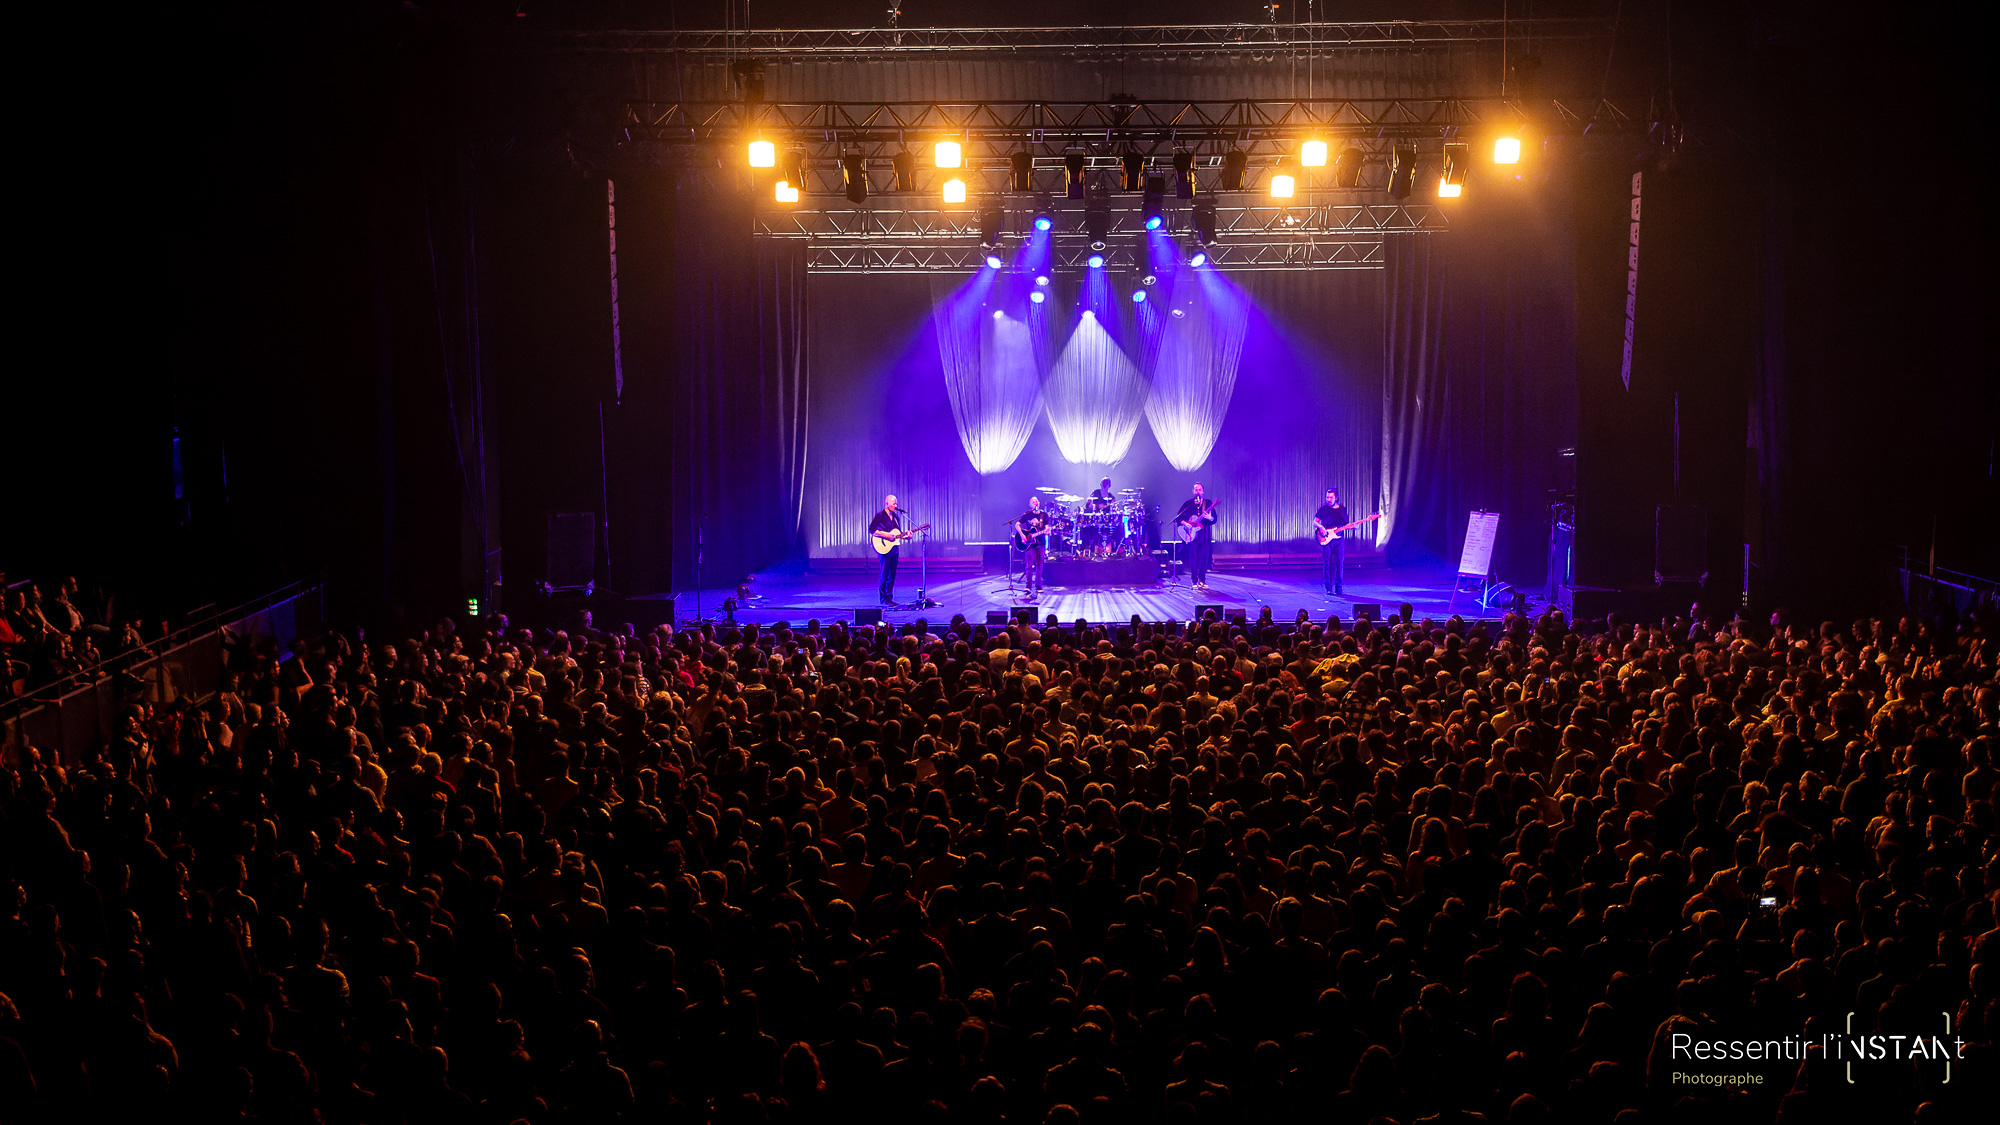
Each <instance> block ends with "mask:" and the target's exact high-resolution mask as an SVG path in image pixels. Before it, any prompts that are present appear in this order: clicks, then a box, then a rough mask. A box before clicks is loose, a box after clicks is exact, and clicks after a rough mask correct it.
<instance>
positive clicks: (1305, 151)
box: [1299, 141, 1326, 168]
mask: <svg viewBox="0 0 2000 1125" xmlns="http://www.w3.org/2000/svg"><path fill="white" fill-rule="evenodd" d="M1299 167H1301V168H1324V167H1326V142H1325V141H1307V142H1306V143H1304V144H1302V145H1300V146H1299Z"/></svg>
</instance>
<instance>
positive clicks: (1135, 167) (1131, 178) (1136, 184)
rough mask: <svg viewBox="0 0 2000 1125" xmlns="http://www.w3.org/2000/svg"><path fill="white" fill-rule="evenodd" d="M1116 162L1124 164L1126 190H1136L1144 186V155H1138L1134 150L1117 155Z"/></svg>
mask: <svg viewBox="0 0 2000 1125" xmlns="http://www.w3.org/2000/svg"><path fill="white" fill-rule="evenodd" d="M1118 162H1119V163H1120V164H1122V165H1124V166H1125V190H1126V191H1138V190H1139V189H1140V188H1141V187H1142V186H1144V183H1145V178H1146V158H1145V157H1143V156H1141V155H1139V154H1138V153H1136V152H1128V153H1126V154H1125V155H1123V156H1121V157H1119V158H1118Z"/></svg>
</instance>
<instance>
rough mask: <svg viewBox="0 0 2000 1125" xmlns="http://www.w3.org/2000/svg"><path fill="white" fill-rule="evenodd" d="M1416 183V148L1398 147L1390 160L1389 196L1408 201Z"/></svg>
mask: <svg viewBox="0 0 2000 1125" xmlns="http://www.w3.org/2000/svg"><path fill="white" fill-rule="evenodd" d="M1416 183H1417V150H1416V149H1415V148H1414V147H1398V148H1397V149H1396V151H1395V152H1394V153H1393V154H1392V155H1391V156H1390V158H1389V194H1390V195H1391V196H1393V197H1395V198H1397V199H1408V198H1409V197H1410V191H1411V189H1412V188H1414V187H1415V186H1416Z"/></svg>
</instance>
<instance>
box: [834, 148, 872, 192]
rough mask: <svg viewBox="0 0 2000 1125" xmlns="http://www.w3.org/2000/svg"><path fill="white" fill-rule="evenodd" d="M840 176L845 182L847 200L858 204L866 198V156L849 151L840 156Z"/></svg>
mask: <svg viewBox="0 0 2000 1125" xmlns="http://www.w3.org/2000/svg"><path fill="white" fill-rule="evenodd" d="M840 178H841V179H843V180H845V181H846V182H847V201H848V202H849V203H854V204H860V203H862V202H863V201H865V200H866V199H867V198H868V158H867V157H865V156H863V155H861V154H860V153H858V152H850V153H848V154H847V155H846V156H843V157H841V158H840Z"/></svg>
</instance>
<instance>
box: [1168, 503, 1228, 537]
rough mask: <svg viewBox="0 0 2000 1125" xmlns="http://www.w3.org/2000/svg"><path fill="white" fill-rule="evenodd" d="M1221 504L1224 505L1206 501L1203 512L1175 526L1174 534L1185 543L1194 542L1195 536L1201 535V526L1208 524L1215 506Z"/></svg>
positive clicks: (1180, 521) (1202, 508) (1178, 522)
mask: <svg viewBox="0 0 2000 1125" xmlns="http://www.w3.org/2000/svg"><path fill="white" fill-rule="evenodd" d="M1220 503H1222V501H1220V500H1210V501H1205V502H1204V503H1203V504H1202V506H1201V511H1199V512H1196V513H1195V514H1194V515H1193V516H1192V517H1190V518H1188V519H1184V520H1179V521H1177V522H1176V523H1175V524H1174V534H1175V535H1178V536H1180V539H1181V542H1183V543H1192V542H1194V540H1195V536H1197V535H1200V534H1201V525H1202V524H1205V523H1207V522H1208V517H1209V515H1210V514H1211V513H1213V512H1214V511H1215V506H1216V505H1217V504H1220Z"/></svg>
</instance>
